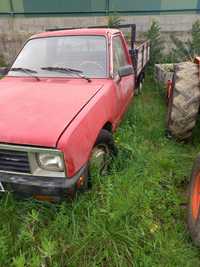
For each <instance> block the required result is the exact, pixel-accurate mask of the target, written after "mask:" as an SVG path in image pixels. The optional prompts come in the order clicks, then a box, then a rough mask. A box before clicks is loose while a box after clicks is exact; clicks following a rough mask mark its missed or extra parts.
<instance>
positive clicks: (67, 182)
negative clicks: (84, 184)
mask: <svg viewBox="0 0 200 267" xmlns="http://www.w3.org/2000/svg"><path fill="white" fill-rule="evenodd" d="M85 173H86V166H83V167H82V168H81V169H80V170H79V171H78V172H77V173H76V175H74V176H73V177H71V178H58V177H40V176H30V175H22V174H8V173H0V182H1V183H2V185H3V188H4V189H5V191H9V192H14V193H17V194H20V195H22V196H25V197H29V196H38V195H44V196H56V197H64V196H66V195H68V194H69V193H70V192H71V193H72V192H74V191H75V190H76V183H77V182H78V180H79V178H80V177H81V176H84V175H85Z"/></svg>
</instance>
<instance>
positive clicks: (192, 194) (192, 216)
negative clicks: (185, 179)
mask: <svg viewBox="0 0 200 267" xmlns="http://www.w3.org/2000/svg"><path fill="white" fill-rule="evenodd" d="M188 228H189V230H190V233H191V236H192V239H193V241H194V243H195V244H196V245H198V246H200V155H199V156H198V157H197V159H196V161H195V164H194V167H193V170H192V175H191V180H190V190H189V205H188Z"/></svg>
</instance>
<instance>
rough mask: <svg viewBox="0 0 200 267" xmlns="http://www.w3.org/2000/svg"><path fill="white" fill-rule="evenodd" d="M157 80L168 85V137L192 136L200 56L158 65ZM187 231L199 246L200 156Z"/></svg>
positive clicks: (191, 190) (198, 94) (194, 172)
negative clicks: (191, 59)
mask: <svg viewBox="0 0 200 267" xmlns="http://www.w3.org/2000/svg"><path fill="white" fill-rule="evenodd" d="M156 78H157V79H158V80H159V81H160V82H164V83H165V84H167V94H166V98H167V104H168V112H167V120H166V126H167V134H168V136H172V137H175V138H176V139H177V140H186V139H188V138H190V137H191V135H192V130H193V129H194V127H195V125H196V121H197V117H198V114H199V107H200V57H196V58H195V60H194V62H183V63H179V64H162V65H156ZM188 228H189V230H190V233H191V236H192V239H193V240H194V243H195V244H196V245H199V246H200V155H198V157H197V159H196V161H195V163H194V166H193V170H192V174H191V180H190V185H189V204H188Z"/></svg>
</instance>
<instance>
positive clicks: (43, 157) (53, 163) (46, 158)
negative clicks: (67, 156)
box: [36, 153, 64, 172]
mask: <svg viewBox="0 0 200 267" xmlns="http://www.w3.org/2000/svg"><path fill="white" fill-rule="evenodd" d="M36 159H37V162H38V165H39V166H40V168H42V169H44V170H48V171H57V172H63V171H64V162H63V157H62V155H58V154H53V153H37V154H36Z"/></svg>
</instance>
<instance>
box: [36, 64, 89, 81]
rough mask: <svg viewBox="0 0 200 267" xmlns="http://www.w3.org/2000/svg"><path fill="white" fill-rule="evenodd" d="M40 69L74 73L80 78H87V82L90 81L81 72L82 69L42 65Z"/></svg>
mask: <svg viewBox="0 0 200 267" xmlns="http://www.w3.org/2000/svg"><path fill="white" fill-rule="evenodd" d="M41 69H42V70H48V71H57V72H61V73H69V72H70V73H75V74H76V75H77V76H79V77H80V78H83V79H85V80H87V81H88V82H91V79H90V78H89V77H87V76H85V75H84V74H83V71H82V70H77V69H72V68H67V67H66V68H63V67H43V68H41Z"/></svg>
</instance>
